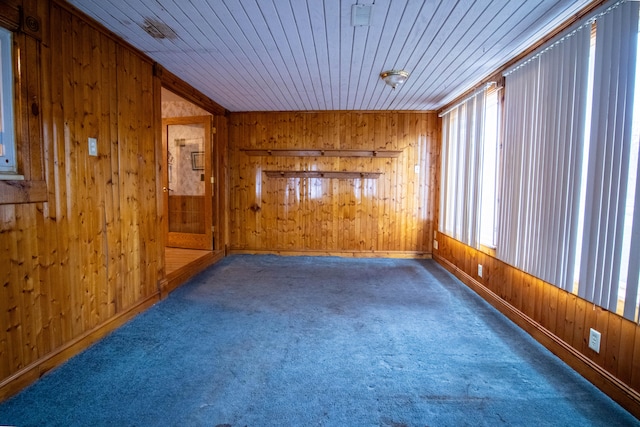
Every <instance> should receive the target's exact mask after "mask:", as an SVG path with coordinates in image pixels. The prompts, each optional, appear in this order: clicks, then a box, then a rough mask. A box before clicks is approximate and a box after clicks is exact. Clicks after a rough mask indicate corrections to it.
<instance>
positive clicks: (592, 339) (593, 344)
mask: <svg viewBox="0 0 640 427" xmlns="http://www.w3.org/2000/svg"><path fill="white" fill-rule="evenodd" d="M601 337H602V334H601V333H600V332H598V331H596V330H595V329H593V328H590V329H589V348H590V349H591V350H593V351H595V352H596V353H600V338H601Z"/></svg>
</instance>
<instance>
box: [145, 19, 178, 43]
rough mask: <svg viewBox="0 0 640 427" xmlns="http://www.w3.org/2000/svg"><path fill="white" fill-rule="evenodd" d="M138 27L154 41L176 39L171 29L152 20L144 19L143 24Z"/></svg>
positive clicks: (162, 23)
mask: <svg viewBox="0 0 640 427" xmlns="http://www.w3.org/2000/svg"><path fill="white" fill-rule="evenodd" d="M140 27H141V28H142V29H143V30H144V31H145V32H146V33H147V34H149V35H150V36H151V37H153V38H154V39H169V40H173V39H175V38H177V37H178V35H177V34H176V32H175V31H173V28H171V27H170V26H168V25H167V24H165V23H164V22H160V21H158V20H157V19H153V18H144V24H142V25H140Z"/></svg>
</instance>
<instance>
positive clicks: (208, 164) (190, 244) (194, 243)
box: [162, 115, 213, 251]
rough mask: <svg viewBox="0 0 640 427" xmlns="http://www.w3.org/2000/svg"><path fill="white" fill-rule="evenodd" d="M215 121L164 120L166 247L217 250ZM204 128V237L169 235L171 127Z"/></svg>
mask: <svg viewBox="0 0 640 427" xmlns="http://www.w3.org/2000/svg"><path fill="white" fill-rule="evenodd" d="M212 118H213V116H209V115H207V116H189V117H173V118H163V119H162V148H163V150H162V159H163V169H164V172H163V174H162V189H163V213H164V216H165V218H166V220H165V221H164V230H163V231H164V235H165V245H166V246H170V247H177V248H188V249H203V250H209V251H211V250H213V231H212V227H213V212H212V210H213V209H212V208H213V206H212V197H213V194H212V189H213V185H212V176H213V175H212V161H211V160H212V145H213V138H212ZM188 124H202V125H203V126H204V133H205V135H204V143H203V146H204V147H203V148H204V183H205V185H204V212H203V215H204V224H205V230H204V231H205V232H204V233H203V234H195V233H179V232H170V231H169V192H170V186H169V168H168V166H167V161H168V152H169V146H168V144H169V141H168V132H167V127H168V126H171V125H188Z"/></svg>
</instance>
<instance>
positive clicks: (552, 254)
mask: <svg viewBox="0 0 640 427" xmlns="http://www.w3.org/2000/svg"><path fill="white" fill-rule="evenodd" d="M590 34H591V30H590V26H584V25H583V26H581V27H579V28H578V29H577V30H575V31H574V32H573V33H571V34H570V35H569V36H567V37H564V38H563V39H561V40H560V41H559V42H556V43H555V44H554V45H552V46H550V47H549V48H547V49H546V50H544V51H543V52H542V53H541V54H539V55H537V56H534V57H533V58H532V59H530V60H528V61H527V62H525V63H524V64H522V65H520V66H518V67H517V68H516V69H514V70H513V71H511V72H508V73H506V74H505V77H506V81H505V87H506V90H505V101H504V102H505V108H504V111H505V113H504V123H505V126H504V139H503V152H502V156H503V157H502V165H503V169H502V174H501V177H502V179H501V182H500V184H499V185H500V186H499V191H500V195H501V203H500V207H499V212H498V239H497V240H498V244H497V248H496V256H497V257H498V258H500V259H502V260H504V261H506V262H508V263H510V264H512V265H514V266H516V267H518V268H520V269H522V270H524V271H526V272H528V273H530V274H533V275H535V276H537V277H540V278H541V279H543V280H545V281H547V282H549V283H553V284H555V285H556V286H559V287H562V288H564V289H571V288H572V286H573V276H574V274H573V273H574V262H575V252H576V245H577V240H578V239H577V236H578V209H579V204H580V171H581V170H582V146H583V140H584V129H585V120H586V117H585V116H586V105H587V88H588V85H587V83H588V71H589V44H590Z"/></svg>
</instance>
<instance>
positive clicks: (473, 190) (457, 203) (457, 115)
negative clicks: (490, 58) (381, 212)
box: [440, 88, 498, 247]
mask: <svg viewBox="0 0 640 427" xmlns="http://www.w3.org/2000/svg"><path fill="white" fill-rule="evenodd" d="M497 108H498V97H497V91H496V90H495V89H492V90H490V89H488V88H483V89H481V90H479V91H478V92H476V93H475V94H474V95H472V96H471V97H469V98H468V99H466V100H465V101H463V102H462V103H460V104H459V105H457V106H455V107H453V108H451V109H450V110H448V111H446V112H445V113H443V114H442V117H443V124H442V188H443V191H442V193H441V194H442V199H441V202H440V209H441V210H440V231H442V232H443V233H445V234H449V235H450V236H452V237H454V238H455V239H458V240H460V241H461V242H463V243H465V244H467V245H469V246H473V247H478V246H479V245H480V244H483V245H485V246H490V247H491V246H493V240H494V239H493V234H494V233H493V231H494V206H495V203H494V201H493V200H494V194H495V177H496V171H495V165H496V156H497V123H498V122H497V119H498V114H497V111H498V109H497ZM489 198H491V200H489Z"/></svg>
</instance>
